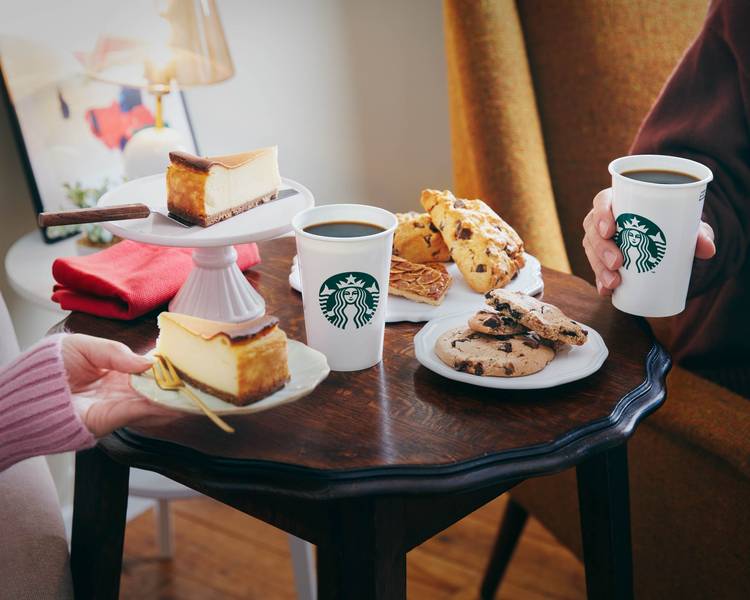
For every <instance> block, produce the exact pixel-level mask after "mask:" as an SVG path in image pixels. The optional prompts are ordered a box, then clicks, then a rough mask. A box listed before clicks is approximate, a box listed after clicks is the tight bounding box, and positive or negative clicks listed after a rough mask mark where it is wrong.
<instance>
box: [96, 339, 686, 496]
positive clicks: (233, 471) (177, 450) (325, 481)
mask: <svg viewBox="0 0 750 600" xmlns="http://www.w3.org/2000/svg"><path fill="white" fill-rule="evenodd" d="M671 365H672V360H671V358H670V356H669V354H668V353H667V352H666V350H665V349H664V348H663V347H662V346H661V345H660V344H659V343H658V342H656V341H654V343H653V345H652V347H651V348H650V350H649V352H648V354H647V356H646V363H645V368H646V376H645V378H644V380H643V382H642V383H641V384H640V385H638V386H637V387H635V388H634V389H633V390H631V391H630V392H629V393H627V394H626V395H625V396H623V397H622V398H621V399H620V401H619V402H618V403H617V405H616V406H615V408H614V410H613V411H612V413H611V414H610V415H609V416H608V417H606V418H603V419H600V420H599V421H595V422H592V423H590V424H589V425H588V426H586V427H584V428H581V429H576V430H573V431H570V432H568V433H566V434H564V435H562V436H560V437H558V438H556V439H555V440H553V441H552V442H550V443H548V444H541V445H537V446H527V447H524V448H516V449H513V450H510V451H505V452H500V453H496V454H489V455H486V456H483V457H481V458H476V459H470V460H466V461H462V462H458V463H453V464H445V465H419V466H409V465H403V466H389V467H372V468H360V469H345V470H322V469H315V468H311V467H303V466H299V465H293V464H289V463H281V462H275V461H266V460H245V459H235V458H227V457H220V456H211V455H206V454H203V453H201V452H199V451H197V450H194V449H192V448H189V447H187V446H181V445H178V444H175V443H172V442H168V441H164V440H159V439H156V438H149V437H146V436H142V435H140V434H138V433H135V432H133V431H129V430H128V429H121V430H118V431H116V432H114V433H113V434H111V435H110V436H108V437H106V438H103V439H102V440H100V441H99V444H100V446H101V447H102V448H103V449H104V450H105V451H106V452H107V454H108V455H109V456H110V457H111V458H112V459H113V460H115V461H117V462H121V463H124V464H127V465H128V466H131V467H137V468H143V469H149V470H155V471H157V472H159V473H162V474H164V475H167V476H168V477H170V478H172V479H175V480H176V481H180V482H182V481H185V480H186V479H187V478H188V477H189V474H190V473H191V472H192V471H193V470H194V468H195V467H196V466H199V465H205V466H206V468H207V470H210V471H211V473H212V477H210V478H205V479H204V481H205V486H206V489H217V490H221V489H223V488H225V487H226V488H227V489H232V490H234V491H235V492H236V491H237V490H238V489H242V491H255V492H264V491H266V492H269V491H273V493H275V494H279V495H283V496H290V497H299V498H308V499H321V500H330V499H337V498H346V497H354V496H363V495H367V494H375V493H377V494H425V493H451V492H457V491H467V490H472V489H479V488H482V487H485V486H488V485H493V484H496V483H498V482H501V481H515V480H519V481H520V480H523V479H527V478H530V477H534V476H535V475H540V474H551V473H554V472H559V471H562V470H564V469H566V468H569V467H571V466H573V465H575V464H578V463H580V462H581V461H582V460H583V459H584V458H586V456H589V455H593V454H596V453H597V452H600V451H603V450H606V449H608V448H612V447H614V446H616V445H618V444H620V443H622V442H624V441H625V440H626V439H627V438H629V437H630V436H631V435H632V433H633V431H634V429H635V426H636V425H637V424H638V423H639V422H640V421H641V420H642V419H644V418H645V417H646V416H648V415H649V414H651V413H652V412H653V411H654V410H656V409H657V408H658V407H659V406H661V404H662V403H663V402H664V399H665V397H666V384H665V379H666V375H667V373H668V372H669V369H670V368H671ZM636 401H639V402H640V403H641V405H642V408H641V409H636V408H635V407H634V404H635V403H636ZM134 452H135V453H137V454H135V455H134ZM124 453H127V455H128V459H127V461H125V460H119V458H120V454H124ZM150 454H155V455H158V456H159V461H160V463H161V467H162V468H159V469H154V468H153V466H152V465H151V463H150V461H149V460H148V456H149V455H150ZM166 463H169V464H168V465H167V464H166ZM209 465H210V466H209ZM182 473H184V474H185V478H184V479H183V478H182V477H181V474H182ZM225 477H226V478H227V479H229V480H230V481H229V482H228V483H227V485H226V486H225V485H224V484H223V482H222V480H223V479H224V478H225ZM240 477H241V478H244V479H246V481H247V483H246V484H244V486H238V484H237V479H239V478H240Z"/></svg>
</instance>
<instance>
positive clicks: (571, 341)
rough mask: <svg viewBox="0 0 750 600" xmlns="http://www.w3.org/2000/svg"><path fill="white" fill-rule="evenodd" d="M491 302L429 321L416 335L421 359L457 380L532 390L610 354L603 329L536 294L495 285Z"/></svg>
mask: <svg viewBox="0 0 750 600" xmlns="http://www.w3.org/2000/svg"><path fill="white" fill-rule="evenodd" d="M486 304H487V305H488V306H487V307H486V308H482V309H480V310H478V311H477V310H474V311H466V312H462V313H457V314H453V315H447V316H444V317H440V318H437V319H433V320H431V321H430V322H429V323H427V324H426V325H425V326H424V327H423V328H422V329H421V331H420V332H419V333H417V335H416V336H415V337H414V352H415V355H416V357H417V360H418V361H419V362H420V363H421V364H422V365H423V366H425V367H426V368H428V369H430V370H431V371H433V372H435V373H437V374H439V375H442V376H444V377H447V378H448V379H453V380H455V381H461V382H464V383H470V384H473V385H478V386H481V387H488V388H496V389H516V390H527V389H542V388H548V387H554V386H557V385H562V384H564V383H569V382H571V381H576V380H578V379H583V378H584V377H587V376H589V375H591V374H592V373H595V372H596V371H598V370H599V368H600V367H601V366H602V364H604V361H605V360H606V358H607V355H608V354H609V351H608V350H607V346H606V344H605V343H604V340H603V339H602V337H601V336H600V335H599V333H598V332H596V331H595V330H593V329H591V328H590V327H588V326H586V325H583V324H581V323H577V322H576V321H574V320H573V319H570V318H569V317H567V316H566V315H565V314H564V313H563V312H562V311H561V310H560V309H559V308H558V307H556V306H554V305H552V304H548V303H546V302H542V301H541V300H538V299H537V298H534V297H533V296H529V295H528V294H523V293H519V292H513V291H509V290H507V289H496V290H492V291H490V292H488V293H487V295H486Z"/></svg>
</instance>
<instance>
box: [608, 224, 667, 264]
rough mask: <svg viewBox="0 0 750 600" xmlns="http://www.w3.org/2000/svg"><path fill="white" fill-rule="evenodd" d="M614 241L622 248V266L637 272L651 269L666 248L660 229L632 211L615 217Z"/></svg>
mask: <svg viewBox="0 0 750 600" xmlns="http://www.w3.org/2000/svg"><path fill="white" fill-rule="evenodd" d="M615 243H616V244H617V245H618V246H619V247H620V250H622V257H623V259H624V260H623V265H622V266H623V267H625V268H626V269H628V270H629V271H630V270H633V269H635V271H636V272H638V273H645V272H646V271H653V270H654V269H655V268H656V266H657V265H658V264H659V263H660V262H661V259H662V258H664V251H665V250H666V249H667V240H666V239H664V233H663V232H662V230H661V229H659V227H658V226H657V225H656V224H655V223H654V222H653V221H649V220H648V219H647V218H646V217H641V216H640V215H634V214H632V213H622V214H621V215H620V216H619V217H617V231H616V233H615Z"/></svg>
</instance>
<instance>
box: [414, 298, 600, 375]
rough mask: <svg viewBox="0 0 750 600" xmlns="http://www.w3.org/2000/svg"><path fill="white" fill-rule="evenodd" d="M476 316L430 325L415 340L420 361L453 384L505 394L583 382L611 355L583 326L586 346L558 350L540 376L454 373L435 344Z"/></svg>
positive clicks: (455, 317)
mask: <svg viewBox="0 0 750 600" xmlns="http://www.w3.org/2000/svg"><path fill="white" fill-rule="evenodd" d="M474 313H476V310H472V311H468V312H462V313H459V314H453V315H448V316H445V317H440V318H438V319H433V320H432V321H430V322H429V323H427V324H426V325H425V326H424V327H423V328H422V329H421V330H420V331H419V333H417V335H416V336H414V354H415V355H416V357H417V360H418V361H419V362H420V363H421V364H422V365H423V366H425V367H427V368H428V369H429V370H430V371H433V372H435V373H437V374H438V375H442V376H443V377H447V378H448V379H453V380H454V381H461V382H463V383H470V384H472V385H477V386H480V387H486V388H495V389H503V390H537V389H542V388H549V387H555V386H557V385H562V384H564V383H570V382H571V381H576V380H578V379H583V378H584V377H587V376H589V375H591V374H592V373H595V372H596V371H598V370H599V368H600V367H601V366H602V364H604V361H605V360H606V358H607V355H608V354H609V350H607V346H606V344H605V343H604V340H603V339H602V336H600V335H599V333H598V332H597V331H596V330H594V329H592V328H591V327H589V326H588V325H584V324H583V323H581V326H582V327H583V328H584V329H586V330H588V332H589V335H588V340H587V341H586V343H585V344H583V346H566V347H565V348H563V349H562V350H559V351H558V352H557V355H556V356H555V358H554V359H553V360H552V362H550V364H548V365H547V366H546V367H545V368H544V369H542V370H541V371H539V372H538V373H534V374H532V375H524V376H523V377H485V376H481V375H472V374H470V373H462V372H459V371H456V370H454V369H451V368H450V367H449V366H448V365H446V364H445V363H444V362H443V361H442V360H440V358H438V356H437V354H435V342H436V341H437V339H438V338H439V337H440V336H441V335H442V334H443V333H445V332H446V331H448V330H449V329H453V328H455V327H460V326H467V322H468V320H469V317H471V316H472V315H473V314H474Z"/></svg>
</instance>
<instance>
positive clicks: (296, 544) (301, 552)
mask: <svg viewBox="0 0 750 600" xmlns="http://www.w3.org/2000/svg"><path fill="white" fill-rule="evenodd" d="M288 538H289V550H290V551H291V553H292V568H293V570H294V586H295V588H296V589H297V600H315V598H316V595H317V583H316V581H315V559H314V558H313V547H312V544H310V543H309V542H306V541H305V540H302V539H300V538H298V537H296V536H293V535H292V534H291V533H290V534H289V536H288Z"/></svg>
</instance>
